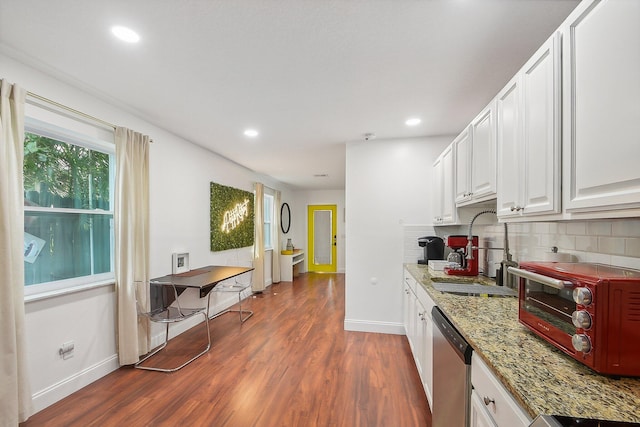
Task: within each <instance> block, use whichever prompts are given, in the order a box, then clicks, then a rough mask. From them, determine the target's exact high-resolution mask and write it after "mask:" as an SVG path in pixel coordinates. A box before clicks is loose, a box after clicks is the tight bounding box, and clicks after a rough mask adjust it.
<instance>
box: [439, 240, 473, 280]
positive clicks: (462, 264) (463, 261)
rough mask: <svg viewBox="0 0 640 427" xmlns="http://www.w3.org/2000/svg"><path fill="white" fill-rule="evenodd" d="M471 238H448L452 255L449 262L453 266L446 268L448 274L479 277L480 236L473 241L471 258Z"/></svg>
mask: <svg viewBox="0 0 640 427" xmlns="http://www.w3.org/2000/svg"><path fill="white" fill-rule="evenodd" d="M468 245H469V238H468V237H467V236H461V235H454V236H449V237H447V246H448V247H449V248H450V249H451V254H450V255H449V257H448V258H447V260H448V261H449V260H450V261H451V262H452V264H453V263H455V264H457V265H450V266H446V267H445V268H444V272H445V273H446V274H449V275H452V276H477V275H478V236H473V237H472V240H471V249H470V250H471V254H470V255H471V256H470V257H469V253H468V251H469V248H468Z"/></svg>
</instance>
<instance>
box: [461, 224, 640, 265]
mask: <svg viewBox="0 0 640 427" xmlns="http://www.w3.org/2000/svg"><path fill="white" fill-rule="evenodd" d="M463 228H464V227H463ZM474 234H478V235H479V236H481V238H484V239H489V240H493V241H495V242H501V241H502V240H501V239H502V238H503V225H502V224H499V225H487V226H484V227H482V226H480V227H478V228H477V229H476V227H475V226H474ZM509 244H510V247H511V250H512V253H513V256H514V258H515V259H516V260H518V261H525V260H527V261H533V260H542V259H544V257H545V252H550V251H551V248H552V247H554V246H555V247H557V248H558V252H566V253H569V254H571V255H573V256H574V260H576V261H584V262H600V263H604V264H613V265H620V266H623V267H630V268H637V269H640V220H638V219H615V220H591V221H571V222H548V223H545V222H540V223H532V224H521V223H511V224H509ZM492 258H493V259H495V258H497V257H496V255H495V254H493V257H492ZM498 261H499V259H498Z"/></svg>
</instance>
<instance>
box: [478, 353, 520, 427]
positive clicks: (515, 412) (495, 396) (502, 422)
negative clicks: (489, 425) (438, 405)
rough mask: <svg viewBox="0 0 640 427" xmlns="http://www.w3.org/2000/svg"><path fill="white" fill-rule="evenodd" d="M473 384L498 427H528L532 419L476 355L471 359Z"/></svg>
mask: <svg viewBox="0 0 640 427" xmlns="http://www.w3.org/2000/svg"><path fill="white" fill-rule="evenodd" d="M471 384H472V385H473V388H474V390H475V391H476V393H477V394H478V397H479V398H480V400H481V401H483V403H484V404H485V405H486V408H487V409H488V411H489V413H490V414H491V416H492V417H493V419H494V421H495V423H496V425H497V426H498V427H512V426H513V427H520V426H522V427H526V426H528V425H529V424H530V423H531V419H530V418H529V416H528V415H527V414H526V412H525V411H524V410H523V409H522V408H521V407H520V406H519V405H518V403H517V402H516V401H515V400H514V399H513V397H512V396H511V394H510V393H509V392H508V391H507V390H506V389H505V388H504V386H503V385H502V384H501V383H500V381H498V379H497V378H496V377H495V375H494V374H493V373H492V372H491V370H490V369H489V368H488V367H487V365H486V364H485V363H484V362H483V361H482V360H481V359H480V356H478V355H477V354H476V353H473V356H472V358H471Z"/></svg>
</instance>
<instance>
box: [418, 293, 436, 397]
mask: <svg viewBox="0 0 640 427" xmlns="http://www.w3.org/2000/svg"><path fill="white" fill-rule="evenodd" d="M416 291H417V292H416V293H417V297H418V301H419V302H420V304H421V306H422V309H423V315H422V316H421V317H420V325H421V327H420V336H421V337H422V341H421V342H420V352H419V357H420V366H421V368H422V371H421V375H420V378H421V380H422V386H423V387H424V392H425V394H426V395H427V400H428V401H429V407H432V404H433V395H432V390H433V319H432V318H431V310H432V309H433V307H434V306H435V303H434V302H433V300H432V299H431V297H430V296H429V294H427V291H425V290H424V288H423V287H422V286H419V287H418V288H417V289H416Z"/></svg>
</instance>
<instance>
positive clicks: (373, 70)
mask: <svg viewBox="0 0 640 427" xmlns="http://www.w3.org/2000/svg"><path fill="white" fill-rule="evenodd" d="M577 3H578V0H102V1H98V0H91V1H87V0H2V1H1V2H0V43H1V45H0V47H2V50H3V51H4V52H5V53H8V54H10V55H12V56H19V58H18V59H20V60H22V61H24V62H28V63H32V64H34V65H36V66H38V67H43V66H44V67H46V68H47V71H49V72H52V73H53V74H55V75H56V76H57V77H59V78H62V79H64V80H65V81H68V82H72V83H74V84H76V85H78V86H80V87H83V88H85V89H87V88H89V89H90V91H91V92H92V93H94V94H98V96H104V97H105V98H107V99H116V100H118V101H119V103H121V104H123V105H126V106H127V107H128V108H130V109H131V110H133V111H135V112H136V113H137V114H138V115H139V116H141V117H143V118H145V119H147V120H148V121H150V122H152V123H154V124H156V125H158V126H160V127H162V128H164V129H167V130H169V131H171V132H173V133H175V134H178V135H180V136H182V137H184V138H185V139H187V140H189V141H192V142H194V143H196V144H198V145H201V146H203V147H207V148H209V149H211V150H212V151H215V152H217V153H219V154H221V155H222V156H225V157H227V158H229V159H231V160H233V161H235V162H237V163H239V164H241V165H244V166H246V167H247V168H249V169H252V170H254V171H256V172H259V173H263V174H266V175H270V176H272V177H274V178H276V179H277V180H279V181H282V182H284V183H287V184H290V185H292V186H293V187H294V188H300V189H341V188H344V176H345V173H344V166H345V143H346V142H348V141H356V140H362V139H363V134H365V133H374V134H375V135H376V137H377V138H378V139H387V138H405V137H416V136H425V135H447V134H448V135H452V134H456V133H458V132H460V131H461V130H462V128H463V127H464V126H465V125H466V124H468V123H469V122H470V121H471V119H472V118H473V117H474V116H475V114H476V113H478V112H479V111H480V109H481V108H482V107H484V106H485V105H486V104H487V103H488V102H489V101H490V100H491V98H492V97H493V96H494V95H495V94H496V93H497V92H498V90H499V89H501V87H502V86H503V85H504V84H505V83H506V82H507V80H508V79H509V78H510V77H512V76H513V75H514V74H515V72H516V71H517V70H518V69H519V68H520V66H521V65H522V64H523V63H524V62H525V61H526V59H528V58H529V57H530V56H531V54H533V52H534V51H535V50H536V49H537V48H538V47H539V46H540V45H541V44H542V42H544V40H546V38H547V37H548V36H550V35H551V33H552V32H553V31H554V30H555V29H556V28H557V27H558V26H559V24H560V23H561V22H562V21H563V20H564V18H565V17H566V16H567V15H568V14H569V12H570V11H571V10H573V8H574V7H575V6H576V5H577ZM116 24H120V25H126V26H129V27H131V28H133V29H134V30H136V31H137V32H138V33H139V34H140V35H141V38H142V39H141V42H140V43H138V44H136V45H126V44H123V43H122V42H119V41H117V40H116V39H114V38H113V37H112V36H111V33H110V30H109V29H110V27H111V26H113V25H116ZM1 72H2V70H1V69H0V77H1ZM18 83H19V82H18ZM27 89H28V88H27ZM71 107H73V106H71ZM409 117H420V118H422V123H421V124H420V125H418V126H416V127H414V128H409V127H407V126H405V124H404V121H405V120H406V119H407V118H409ZM247 127H253V128H256V129H258V130H259V131H260V136H259V137H258V138H255V139H248V138H247V137H245V136H244V135H243V131H244V129H245V128H247ZM152 136H153V135H152ZM314 174H328V175H329V176H328V177H325V178H317V177H314Z"/></svg>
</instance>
